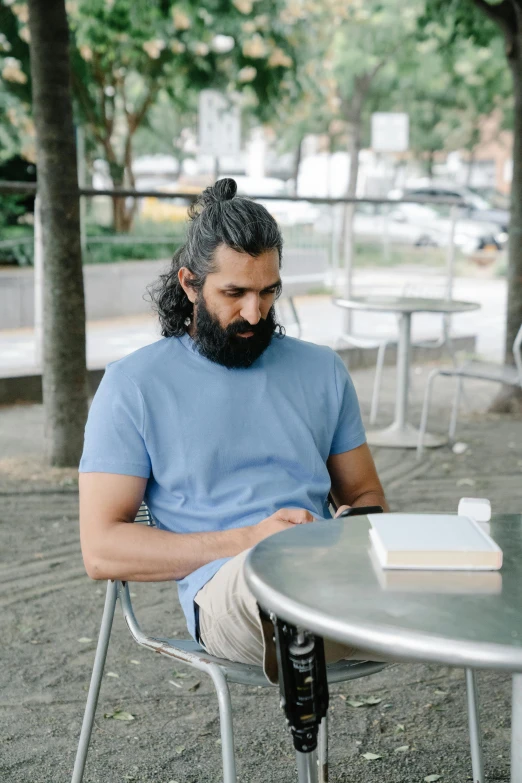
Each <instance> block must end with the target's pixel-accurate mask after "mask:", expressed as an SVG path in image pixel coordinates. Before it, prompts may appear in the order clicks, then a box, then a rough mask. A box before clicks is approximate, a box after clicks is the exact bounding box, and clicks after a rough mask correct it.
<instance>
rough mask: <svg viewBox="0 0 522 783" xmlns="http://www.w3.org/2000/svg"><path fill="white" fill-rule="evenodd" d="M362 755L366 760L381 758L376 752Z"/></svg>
mask: <svg viewBox="0 0 522 783" xmlns="http://www.w3.org/2000/svg"><path fill="white" fill-rule="evenodd" d="M362 757H363V759H366V761H375V759H380V758H382V756H380V755H379V754H378V753H363V754H362ZM425 779H426V778H425Z"/></svg>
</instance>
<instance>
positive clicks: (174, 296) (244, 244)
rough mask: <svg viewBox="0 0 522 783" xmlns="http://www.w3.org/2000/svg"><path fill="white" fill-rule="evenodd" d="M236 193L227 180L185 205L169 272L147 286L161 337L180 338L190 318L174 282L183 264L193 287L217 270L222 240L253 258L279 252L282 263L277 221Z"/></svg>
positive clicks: (189, 304) (185, 300) (188, 303)
mask: <svg viewBox="0 0 522 783" xmlns="http://www.w3.org/2000/svg"><path fill="white" fill-rule="evenodd" d="M236 192H237V184H236V182H235V180H233V179H228V178H227V179H220V180H218V181H217V182H216V183H215V184H214V185H212V186H211V187H209V188H206V189H205V190H204V191H203V193H202V194H201V196H199V198H198V199H197V201H196V202H195V203H194V204H192V205H191V206H190V208H189V211H188V215H189V224H188V230H187V239H186V242H185V244H184V245H183V246H182V247H180V248H179V249H178V250H176V252H175V253H174V257H173V259H172V264H171V266H170V269H169V270H168V272H166V273H165V274H163V275H161V276H160V278H159V279H158V280H157V281H156V282H155V283H154V284H153V285H152V286H149V288H148V292H149V296H150V298H151V301H152V305H153V308H154V309H155V310H156V312H157V313H158V317H159V321H160V324H161V334H162V335H163V336H164V337H181V335H182V334H184V333H185V331H186V329H187V327H186V321H187V318H191V316H192V311H193V304H192V302H191V301H190V300H189V298H188V297H187V295H186V293H185V291H184V290H183V288H182V287H181V284H180V282H179V280H178V271H179V269H180V268H181V267H182V266H185V267H187V269H189V270H190V271H191V272H192V274H193V278H192V280H191V286H192V287H193V288H194V289H196V290H197V291H200V290H201V289H202V288H203V284H204V283H205V280H206V277H207V275H208V274H209V273H210V272H213V271H215V270H216V266H215V261H214V253H215V250H216V248H217V247H218V246H219V245H221V244H224V245H227V246H228V247H230V248H232V249H233V250H237V251H238V252H240V253H248V254H249V255H251V256H254V257H255V256H259V255H261V253H264V252H266V251H267V250H277V251H278V253H279V267H281V260H282V255H283V238H282V236H281V232H280V230H279V227H278V225H277V223H276V221H275V220H274V218H273V217H272V215H271V214H270V213H269V212H268V210H266V209H265V207H263V206H262V205H261V204H257V203H256V202H255V201H252V200H251V199H248V198H243V197H240V196H236Z"/></svg>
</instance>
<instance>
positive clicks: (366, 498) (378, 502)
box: [352, 491, 390, 511]
mask: <svg viewBox="0 0 522 783" xmlns="http://www.w3.org/2000/svg"><path fill="white" fill-rule="evenodd" d="M352 506H382V508H383V511H389V510H390V507H389V506H388V503H387V501H386V498H385V497H384V493H383V492H377V491H375V492H374V491H372V492H363V494H362V495H359V496H358V497H357V498H355V500H354V501H353V502H352Z"/></svg>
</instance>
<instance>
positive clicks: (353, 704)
mask: <svg viewBox="0 0 522 783" xmlns="http://www.w3.org/2000/svg"><path fill="white" fill-rule="evenodd" d="M346 703H347V704H349V705H350V707H364V702H363V701H354V700H353V699H346Z"/></svg>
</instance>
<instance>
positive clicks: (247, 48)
mask: <svg viewBox="0 0 522 783" xmlns="http://www.w3.org/2000/svg"><path fill="white" fill-rule="evenodd" d="M243 54H244V55H245V57H252V58H253V59H259V58H260V57H265V55H266V44H265V42H264V40H263V39H262V38H261V36H260V35H258V34H257V33H256V35H253V36H252V38H250V39H249V40H248V41H245V43H244V44H243Z"/></svg>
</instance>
